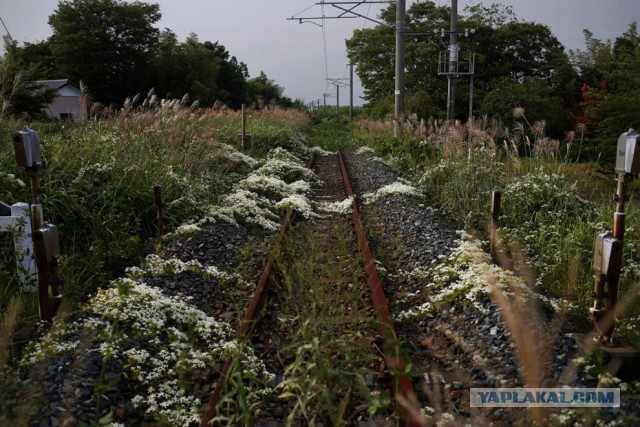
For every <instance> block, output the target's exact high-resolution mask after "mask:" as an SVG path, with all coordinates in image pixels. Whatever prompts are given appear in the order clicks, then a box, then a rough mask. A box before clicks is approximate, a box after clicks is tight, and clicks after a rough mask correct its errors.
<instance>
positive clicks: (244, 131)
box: [242, 103, 247, 144]
mask: <svg viewBox="0 0 640 427" xmlns="http://www.w3.org/2000/svg"><path fill="white" fill-rule="evenodd" d="M246 137H247V110H246V106H245V105H244V103H243V104H242V143H243V144H244V140H245V138H246Z"/></svg>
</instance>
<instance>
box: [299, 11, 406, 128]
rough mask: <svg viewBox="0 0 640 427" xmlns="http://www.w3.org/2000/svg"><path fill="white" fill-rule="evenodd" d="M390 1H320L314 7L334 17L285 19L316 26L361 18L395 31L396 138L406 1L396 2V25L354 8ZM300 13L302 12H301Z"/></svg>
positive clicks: (400, 107)
mask: <svg viewBox="0 0 640 427" xmlns="http://www.w3.org/2000/svg"><path fill="white" fill-rule="evenodd" d="M392 3H393V1H392V0H351V1H349V0H338V1H322V2H320V3H316V5H322V6H332V7H333V8H335V9H338V11H339V12H338V14H337V15H336V16H325V15H324V14H323V16H310V17H301V16H299V15H300V14H297V15H294V16H292V17H291V18H287V20H289V21H298V23H300V24H304V23H311V24H315V25H318V26H321V25H320V24H317V23H316V22H314V21H319V20H322V21H324V20H326V19H342V18H351V19H353V18H363V19H366V20H367V21H371V22H374V23H376V24H378V25H382V26H383V27H387V28H390V29H393V30H395V33H396V76H395V108H394V110H395V123H396V126H394V135H395V136H397V132H398V126H397V124H398V123H399V122H400V121H401V120H402V118H403V116H404V68H405V57H404V56H405V16H406V0H396V25H395V27H394V26H393V25H389V24H388V23H386V22H383V21H380V20H376V19H373V18H371V17H369V16H367V15H363V14H361V13H358V12H356V11H355V9H356V8H358V7H360V6H363V5H372V4H392ZM301 13H302V12H301ZM349 65H350V66H351V67H352V68H351V77H350V79H351V83H350V86H351V96H350V98H351V102H350V109H349V117H350V118H351V117H353V64H349ZM328 80H331V79H328Z"/></svg>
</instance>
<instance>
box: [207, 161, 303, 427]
mask: <svg viewBox="0 0 640 427" xmlns="http://www.w3.org/2000/svg"><path fill="white" fill-rule="evenodd" d="M314 161H315V153H314V154H312V155H311V158H310V159H309V161H308V163H307V168H309V169H311V168H312V167H313V162H314ZM292 218H293V209H291V208H289V209H288V210H287V214H286V216H285V219H284V222H283V223H282V227H281V228H280V232H279V234H278V237H277V239H276V243H275V244H274V245H273V249H272V250H271V254H270V255H269V260H268V261H267V264H266V265H265V267H264V270H262V274H261V275H260V280H259V281H258V285H257V286H256V290H255V292H254V293H253V298H252V299H251V303H250V304H249V309H248V310H247V314H246V315H245V317H244V320H243V322H242V324H241V326H240V329H239V330H238V335H237V339H238V341H244V340H246V339H248V338H249V337H251V334H252V333H253V329H254V327H255V325H256V323H257V321H258V315H259V314H260V311H261V310H262V309H263V308H264V304H265V302H266V300H267V296H268V295H269V291H270V289H271V281H270V280H269V277H270V276H271V272H272V271H273V265H274V263H275V258H276V255H277V253H278V251H279V250H280V247H281V246H282V242H283V241H284V235H285V233H286V232H287V230H288V228H289V225H291V219H292ZM232 364H233V360H232V359H227V360H226V361H225V364H224V366H223V368H222V371H221V372H220V377H219V378H218V381H217V383H216V387H215V388H214V390H213V393H212V394H211V398H210V399H209V404H208V405H207V410H206V411H205V413H204V416H203V418H202V422H201V423H200V426H201V427H205V426H208V425H209V423H210V422H211V420H213V418H214V417H215V416H216V407H217V406H218V403H219V402H220V398H221V397H222V392H223V391H224V389H225V387H226V382H227V376H228V375H229V369H231V365H232Z"/></svg>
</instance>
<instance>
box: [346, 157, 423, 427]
mask: <svg viewBox="0 0 640 427" xmlns="http://www.w3.org/2000/svg"><path fill="white" fill-rule="evenodd" d="M338 158H339V159H340V169H341V170H342V177H343V179H344V185H345V187H346V190H347V195H348V196H349V197H351V196H354V194H353V189H352V188H351V182H350V181H349V174H348V173H347V168H346V164H345V162H344V158H343V155H342V150H338ZM352 203H353V223H354V226H355V228H356V232H357V234H358V245H359V247H360V252H361V254H362V258H363V263H364V268H365V272H366V274H367V283H368V285H369V290H370V292H371V303H372V304H373V306H374V309H375V311H376V314H377V316H378V319H379V321H380V326H379V328H378V333H379V334H380V337H381V338H382V339H383V351H384V357H385V363H386V365H387V369H389V371H390V372H392V374H393V375H397V377H396V379H395V381H394V383H393V392H394V397H395V400H396V404H397V411H398V415H400V418H402V420H403V421H404V422H405V424H406V425H408V426H420V425H423V424H424V422H423V420H422V417H421V416H420V406H419V404H418V399H417V398H416V394H415V392H414V390H413V381H412V380H411V377H409V375H408V373H407V366H408V364H407V361H406V360H405V359H404V358H403V357H402V356H400V351H399V350H400V345H399V342H398V335H397V334H396V330H395V327H394V326H393V321H392V320H391V314H390V312H389V304H388V303H387V298H386V297H385V295H384V289H383V287H382V281H381V280H380V276H379V275H378V270H377V269H376V266H375V263H374V260H373V254H372V253H371V248H370V246H369V240H368V239H367V233H366V231H365V229H364V226H363V224H362V220H361V218H360V211H359V209H358V204H357V203H356V200H355V197H354V198H353V202H352Z"/></svg>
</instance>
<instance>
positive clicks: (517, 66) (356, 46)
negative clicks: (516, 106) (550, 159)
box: [346, 1, 576, 129]
mask: <svg viewBox="0 0 640 427" xmlns="http://www.w3.org/2000/svg"><path fill="white" fill-rule="evenodd" d="M450 13H451V11H450V8H449V7H444V6H437V5H436V4H435V3H434V2H432V1H425V2H416V3H413V4H412V5H411V6H410V7H409V9H408V11H407V22H406V27H407V33H408V34H407V39H406V79H405V88H406V97H405V98H406V100H405V102H406V105H405V110H406V111H408V112H412V113H417V114H419V115H420V116H422V117H425V116H436V117H442V116H444V115H445V111H446V96H447V90H446V87H447V79H446V78H445V77H444V76H438V74H437V70H438V61H439V55H440V52H443V51H446V50H447V49H448V43H449V40H448V37H446V38H441V37H439V36H438V35H437V34H434V31H435V32H436V33H439V32H440V30H442V29H448V27H449V21H450ZM380 18H381V19H382V20H383V21H384V22H386V23H388V24H389V25H394V24H395V6H394V5H392V6H390V7H388V8H387V9H385V10H384V11H383V12H382V13H381V16H380ZM459 28H473V29H475V30H476V32H475V34H473V36H472V37H469V38H466V37H461V38H460V40H459V45H460V49H461V52H465V51H466V52H475V54H476V67H475V71H476V73H475V78H474V86H475V90H474V99H475V100H476V105H482V103H483V99H484V97H485V96H488V95H489V94H490V93H491V92H492V91H493V90H495V89H496V88H500V89H503V88H505V85H506V84H507V82H506V81H505V80H504V78H507V79H509V80H510V81H511V82H515V83H519V84H523V83H525V82H526V87H523V88H518V89H522V90H520V91H519V93H521V94H523V95H524V94H529V92H530V91H531V90H533V89H535V88H544V87H545V85H546V86H548V87H549V88H550V89H551V90H550V91H549V90H547V89H545V93H547V92H550V93H554V94H560V95H561V96H559V97H557V98H554V99H547V101H548V102H547V103H548V104H549V103H551V102H560V107H561V108H565V109H569V107H570V102H567V103H566V104H565V103H563V99H564V97H563V96H562V95H564V94H567V96H568V97H569V98H570V100H572V99H573V96H574V86H575V77H576V75H575V72H574V71H573V69H572V67H571V64H570V62H569V59H568V57H567V55H566V54H565V52H564V48H563V46H562V45H561V44H560V42H559V41H558V40H557V38H556V37H555V36H554V35H553V34H552V33H551V31H550V30H549V28H548V27H546V26H544V25H541V24H537V23H531V22H521V21H518V20H517V19H516V16H515V15H514V14H513V11H512V10H511V9H510V8H508V7H504V6H499V5H492V6H490V7H485V6H483V5H476V6H472V7H469V8H467V9H465V11H464V12H463V13H461V14H460V19H459ZM412 32H422V33H427V34H426V35H419V36H418V35H411V33H412ZM346 43H347V52H348V56H349V59H350V60H351V61H352V62H353V63H355V64H356V65H357V66H358V68H357V69H358V75H359V77H360V79H361V81H362V83H363V86H364V89H365V98H366V99H367V101H369V102H370V103H373V104H383V105H384V106H385V109H386V111H387V112H388V113H390V112H391V111H390V106H391V103H390V102H389V100H390V99H391V97H392V96H393V88H394V83H393V82H394V58H395V54H394V51H395V47H394V43H395V36H394V31H393V30H391V29H390V28H387V27H384V26H381V25H379V26H376V27H374V28H370V29H363V30H356V31H354V34H353V37H351V38H350V39H348V40H347V42H346ZM463 58H466V57H465V56H464V55H461V59H463ZM458 82H459V90H458V96H457V99H456V111H458V117H459V118H463V117H466V114H467V108H466V107H467V105H468V95H467V93H468V83H467V82H468V80H467V79H466V78H461V79H459V80H458ZM538 82H540V83H544V84H538ZM514 87H515V86H514ZM488 104H494V102H493V100H491V101H490V102H489V103H488ZM387 105H388V106H389V107H387ZM524 107H525V108H526V106H524ZM511 108H513V107H511ZM370 109H372V110H375V109H377V108H376V107H370ZM544 118H545V119H547V121H548V122H551V121H553V120H555V121H556V124H555V125H554V126H553V128H554V129H561V128H562V127H563V121H564V119H565V115H564V114H559V115H558V117H544ZM540 119H543V117H540Z"/></svg>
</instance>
